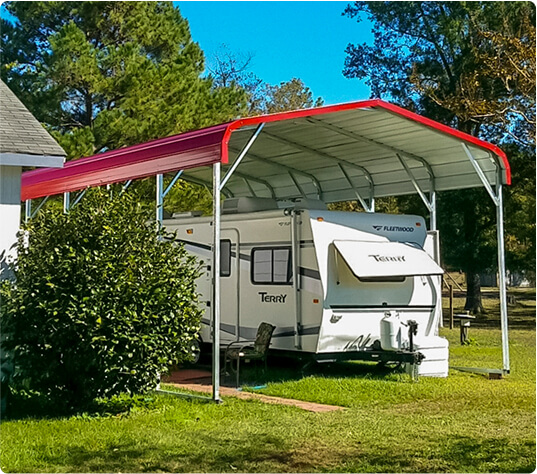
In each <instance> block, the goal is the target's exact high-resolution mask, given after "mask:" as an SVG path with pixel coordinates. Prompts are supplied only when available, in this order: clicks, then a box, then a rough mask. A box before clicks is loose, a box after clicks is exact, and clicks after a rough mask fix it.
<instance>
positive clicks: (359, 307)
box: [330, 304, 435, 309]
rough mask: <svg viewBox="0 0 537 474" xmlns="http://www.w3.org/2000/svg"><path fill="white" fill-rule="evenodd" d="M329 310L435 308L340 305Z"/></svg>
mask: <svg viewBox="0 0 537 474" xmlns="http://www.w3.org/2000/svg"><path fill="white" fill-rule="evenodd" d="M330 308H331V309H434V308H435V306H430V305H423V306H421V305H416V306H405V305H390V306H385V305H352V304H345V305H344V304H341V305H339V304H338V305H330Z"/></svg>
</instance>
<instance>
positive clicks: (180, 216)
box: [171, 211, 203, 219]
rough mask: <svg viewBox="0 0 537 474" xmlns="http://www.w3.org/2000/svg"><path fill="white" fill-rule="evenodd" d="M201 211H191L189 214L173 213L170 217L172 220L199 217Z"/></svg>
mask: <svg viewBox="0 0 537 474" xmlns="http://www.w3.org/2000/svg"><path fill="white" fill-rule="evenodd" d="M202 215H203V211H191V212H174V213H173V214H172V216H171V218H172V219H187V218H189V217H201V216H202Z"/></svg>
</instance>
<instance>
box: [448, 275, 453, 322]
mask: <svg viewBox="0 0 537 474" xmlns="http://www.w3.org/2000/svg"><path fill="white" fill-rule="evenodd" d="M448 286H449V329H453V285H448Z"/></svg>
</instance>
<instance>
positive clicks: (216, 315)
mask: <svg viewBox="0 0 537 474" xmlns="http://www.w3.org/2000/svg"><path fill="white" fill-rule="evenodd" d="M220 187H221V184H220V162H217V163H215V164H214V165H213V266H212V270H213V301H212V307H213V318H212V333H213V368H212V383H213V401H215V402H220V401H221V399H220Z"/></svg>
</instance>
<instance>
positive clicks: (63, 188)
mask: <svg viewBox="0 0 537 474" xmlns="http://www.w3.org/2000/svg"><path fill="white" fill-rule="evenodd" d="M227 128H228V124H221V125H216V126H214V127H208V128H205V129H201V130H196V131H193V132H187V133H183V134H181V135H174V136H171V137H166V138H161V139H158V140H152V141H150V142H146V143H142V144H139V145H133V146H130V147H125V148H120V149H118V150H112V151H107V152H104V153H99V154H97V155H93V156H89V157H86V158H80V159H78V160H73V161H68V162H67V163H65V165H64V167H63V168H42V169H39V170H34V171H29V172H26V173H23V175H22V189H21V199H22V200H23V201H24V200H26V199H34V198H38V197H43V196H48V195H54V194H60V193H63V192H70V191H77V190H79V189H83V188H85V187H87V186H100V185H104V184H110V183H115V182H119V181H125V180H128V179H136V178H143V177H146V176H151V175H154V174H156V173H167V172H172V171H177V170H180V169H188V168H195V167H198V166H209V165H212V164H213V163H216V162H218V161H219V160H222V158H223V156H222V155H223V154H226V153H227V149H226V150H225V153H223V152H224V150H223V148H222V138H223V136H224V134H225V133H226V131H227ZM226 158H227V157H226Z"/></svg>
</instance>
